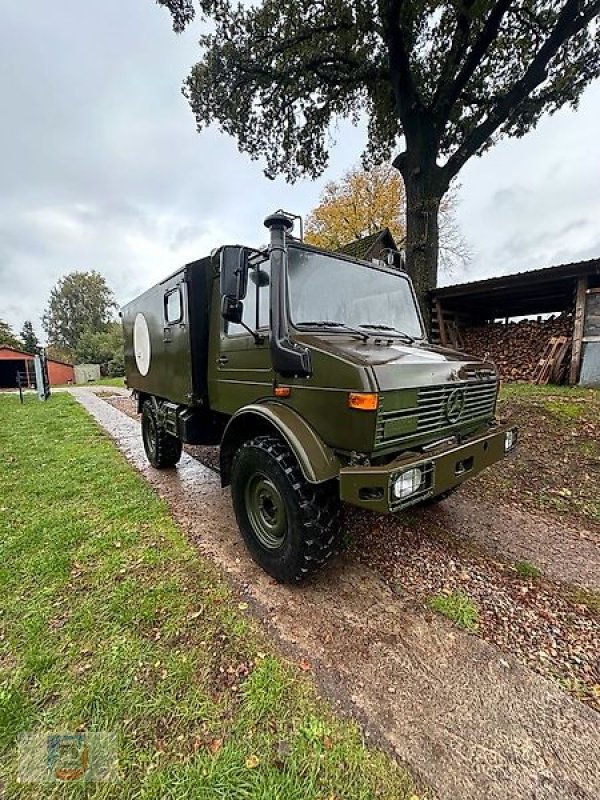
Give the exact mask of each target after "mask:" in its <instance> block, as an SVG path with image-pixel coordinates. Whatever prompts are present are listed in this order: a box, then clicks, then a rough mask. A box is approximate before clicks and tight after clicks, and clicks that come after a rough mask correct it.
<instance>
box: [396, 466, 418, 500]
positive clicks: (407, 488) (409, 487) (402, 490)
mask: <svg viewBox="0 0 600 800" xmlns="http://www.w3.org/2000/svg"><path fill="white" fill-rule="evenodd" d="M422 483H423V470H422V469H421V468H420V467H414V469H409V470H407V471H406V472H403V473H402V475H398V477H397V478H396V480H395V481H394V495H395V496H396V497H397V498H398V499H401V498H403V497H410V495H411V494H414V493H415V492H418V491H419V489H420V488H421V484H422Z"/></svg>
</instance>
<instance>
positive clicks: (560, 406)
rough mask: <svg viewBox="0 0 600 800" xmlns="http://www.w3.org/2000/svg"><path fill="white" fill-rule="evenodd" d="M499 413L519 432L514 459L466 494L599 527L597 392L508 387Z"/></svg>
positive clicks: (476, 481)
mask: <svg viewBox="0 0 600 800" xmlns="http://www.w3.org/2000/svg"><path fill="white" fill-rule="evenodd" d="M498 412H499V415H500V417H502V418H506V419H508V420H510V422H511V423H513V424H516V425H517V426H518V428H519V445H518V447H517V450H516V452H515V455H514V456H511V457H510V458H509V459H507V460H506V461H503V462H502V464H498V465H496V466H494V467H493V468H492V469H490V470H486V471H485V472H483V473H482V474H481V475H479V476H477V477H476V478H475V479H474V480H472V481H469V482H467V484H466V485H465V489H464V493H466V494H469V496H471V497H473V498H477V500H478V501H479V502H480V501H481V499H482V498H485V499H491V500H499V499H500V500H504V501H506V502H509V503H518V504H519V505H523V506H524V507H527V508H528V509H530V510H534V509H539V510H542V511H551V512H553V513H559V514H561V515H569V516H571V517H573V522H574V523H577V520H578V518H579V519H580V520H583V521H585V522H586V523H588V524H589V522H591V523H592V524H594V525H597V524H598V523H600V498H599V496H598V475H599V474H600V390H597V389H584V388H582V387H578V386H576V387H569V386H535V385H533V384H507V385H505V386H503V387H502V390H501V392H500V402H499V404H498Z"/></svg>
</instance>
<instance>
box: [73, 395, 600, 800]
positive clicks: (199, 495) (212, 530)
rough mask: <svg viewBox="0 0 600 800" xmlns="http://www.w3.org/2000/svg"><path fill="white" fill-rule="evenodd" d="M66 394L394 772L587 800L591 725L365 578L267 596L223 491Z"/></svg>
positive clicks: (540, 684)
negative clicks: (154, 455)
mask: <svg viewBox="0 0 600 800" xmlns="http://www.w3.org/2000/svg"><path fill="white" fill-rule="evenodd" d="M73 393H74V394H75V396H76V397H77V398H78V399H79V400H80V402H81V403H82V404H83V405H84V406H85V407H86V408H87V409H88V411H89V412H90V413H91V414H92V415H93V416H94V417H95V418H96V419H97V420H98V422H99V423H100V424H101V425H102V426H103V427H104V428H105V429H106V430H107V431H108V432H109V434H110V435H111V436H112V437H113V438H114V439H115V441H116V443H117V445H118V446H119V447H120V449H121V450H122V451H123V452H124V453H125V455H126V456H127V458H128V459H129V460H130V461H131V462H132V463H133V464H134V465H135V466H136V467H137V468H138V469H139V470H140V472H142V474H143V475H144V477H145V478H146V480H148V482H149V483H150V484H151V485H152V486H153V487H154V488H155V489H156V490H157V491H158V492H159V493H160V494H161V495H162V496H163V497H165V499H166V500H167V502H169V504H170V506H171V509H172V512H173V515H174V517H175V518H176V519H177V520H178V521H179V522H180V524H181V525H182V526H183V528H184V530H186V531H187V532H188V535H189V536H190V538H192V539H193V540H194V541H195V542H196V543H197V544H198V546H199V548H200V549H201V550H202V551H203V552H205V553H206V554H207V555H209V556H210V557H211V558H212V559H213V560H214V561H215V562H216V563H217V564H219V565H220V566H221V567H222V569H223V570H224V571H225V572H226V573H227V574H228V575H229V576H230V577H231V579H232V580H233V581H234V583H235V584H236V585H237V587H238V588H239V589H240V591H241V592H242V593H244V594H245V595H246V596H247V597H248V599H249V600H250V603H251V608H252V609H253V611H254V613H255V614H256V615H257V617H258V618H259V619H260V620H261V621H263V623H264V624H265V625H266V626H267V627H268V629H269V630H270V632H271V633H272V634H273V635H275V636H276V637H277V638H278V640H279V641H280V643H281V645H282V646H283V647H284V649H285V650H286V651H287V652H288V653H289V654H290V657H292V658H294V659H301V658H308V659H309V660H310V662H311V663H312V667H313V671H314V675H315V679H316V680H317V681H318V683H319V684H320V686H321V687H322V689H323V691H324V693H325V694H326V695H327V696H328V697H329V698H330V699H332V700H333V701H334V702H335V703H337V704H338V705H339V706H340V708H341V709H343V710H345V711H348V712H350V713H352V714H353V715H354V716H356V717H358V718H359V719H360V720H362V722H363V725H364V727H365V730H366V731H367V733H370V734H371V735H372V736H373V737H376V738H377V740H379V741H380V742H382V743H383V744H385V745H387V746H388V747H389V748H390V749H391V750H392V751H393V752H394V753H395V754H396V756H397V757H398V758H399V759H401V760H402V761H404V762H406V763H407V764H408V765H409V766H410V767H411V769H412V770H413V771H414V772H415V773H416V774H418V775H419V776H420V777H421V778H422V779H423V781H424V782H425V783H427V784H428V785H429V786H431V787H432V789H433V790H434V791H435V792H436V794H437V795H438V796H439V798H441V800H446V798H447V799H448V800H450V799H452V800H457V798H460V800H470V799H471V798H473V800H481V798H486V800H506V798H509V797H524V798H525V797H527V798H529V797H531V798H533V797H535V798H536V800H559V799H560V798H565V800H567V798H568V800H576V799H579V798H582V799H583V798H586V800H596V798H597V797H598V796H600V772H599V771H598V768H597V765H598V763H599V761H600V718H599V717H598V715H597V714H595V713H594V712H593V711H592V710H591V709H589V708H587V707H585V706H584V705H582V704H580V703H578V702H577V701H575V700H573V699H572V698H570V697H569V696H568V695H566V694H564V693H563V692H561V691H560V690H559V689H558V688H557V687H556V686H555V685H553V684H551V683H550V682H548V681H546V680H544V679H543V678H541V677H539V676H537V675H535V674H534V673H533V672H531V671H529V670H528V669H526V668H525V667H523V666H521V665H520V664H519V663H518V662H517V661H516V660H515V659H514V658H512V657H511V656H510V655H506V654H505V653H502V652H501V651H500V650H498V649H497V648H495V647H493V646H491V645H489V644H487V643H486V642H484V641H481V640H480V639H478V638H476V637H473V636H469V635H467V634H463V633H461V632H458V631H457V630H455V629H454V628H453V627H452V626H451V625H450V624H446V623H445V622H444V621H443V620H440V619H438V618H437V617H432V616H430V615H426V614H423V613H421V612H420V611H419V610H418V609H416V608H415V606H414V603H413V602H412V601H410V600H408V599H406V598H401V597H398V596H397V594H395V593H394V592H392V590H391V589H390V588H389V587H388V586H387V585H386V584H385V583H384V581H383V580H381V578H380V577H378V575H377V574H376V573H375V572H374V571H372V570H371V569H369V568H368V567H367V566H364V565H362V564H359V563H356V561H352V560H350V559H348V558H341V559H339V560H338V561H336V563H335V564H333V565H332V566H331V567H330V568H329V569H328V570H326V571H325V572H324V573H323V574H322V575H321V576H319V577H318V578H317V579H315V580H314V581H313V583H312V584H310V585H308V586H305V587H304V588H302V589H294V588H290V587H284V586H280V585H277V584H275V583H274V582H273V581H272V580H271V579H270V578H268V576H266V575H265V574H264V573H263V572H262V571H261V570H260V569H258V567H256V566H255V565H254V564H253V562H251V561H250V560H249V558H248V556H247V555H246V552H245V550H244V548H243V545H242V543H241V539H240V537H239V534H238V533H237V530H236V527H235V522H234V520H233V516H232V511H231V504H230V499H229V493H228V492H226V491H223V490H221V489H220V487H219V483H218V478H217V476H216V475H215V474H214V472H213V471H211V470H209V469H207V468H206V467H204V466H202V465H201V464H199V463H198V462H197V461H195V460H194V459H193V458H191V457H190V456H188V455H185V454H184V456H183V458H182V461H181V464H180V466H179V468H178V469H177V470H176V471H173V472H170V473H158V472H156V471H155V470H153V469H152V468H150V467H149V466H148V464H147V462H146V459H145V457H144V454H143V449H142V445H141V438H140V435H139V424H138V423H137V422H136V421H135V420H132V419H130V418H128V417H127V416H126V415H125V414H123V413H122V412H120V411H118V410H117V409H116V408H114V407H112V406H110V405H109V404H107V403H105V402H104V401H103V400H102V399H100V398H97V397H95V396H94V394H93V393H92V392H90V391H85V390H83V391H82V390H74V392H73Z"/></svg>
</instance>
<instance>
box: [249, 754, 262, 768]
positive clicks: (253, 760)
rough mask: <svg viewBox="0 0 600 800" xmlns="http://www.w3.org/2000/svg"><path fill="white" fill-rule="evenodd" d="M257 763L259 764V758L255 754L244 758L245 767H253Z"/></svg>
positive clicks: (256, 765)
mask: <svg viewBox="0 0 600 800" xmlns="http://www.w3.org/2000/svg"><path fill="white" fill-rule="evenodd" d="M259 764H260V758H259V757H258V756H255V755H254V754H253V755H251V756H248V758H247V759H246V767H247V768H248V769H255V768H256V767H258V765H259Z"/></svg>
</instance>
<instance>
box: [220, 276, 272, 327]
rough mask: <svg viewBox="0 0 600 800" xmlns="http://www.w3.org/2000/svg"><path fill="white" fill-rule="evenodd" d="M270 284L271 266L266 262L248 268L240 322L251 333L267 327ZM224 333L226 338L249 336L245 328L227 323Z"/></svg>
mask: <svg viewBox="0 0 600 800" xmlns="http://www.w3.org/2000/svg"><path fill="white" fill-rule="evenodd" d="M270 283H271V265H270V263H269V262H268V261H265V262H264V263H263V264H258V265H256V266H253V267H251V268H250V270H249V273H248V291H247V292H246V297H245V298H244V313H243V314H242V320H243V321H244V323H245V324H246V325H247V326H248V327H249V328H250V329H251V330H253V331H258V330H265V329H268V327H269V285H270ZM226 333H227V335H228V336H240V335H244V336H249V335H250V334H249V333H248V331H247V330H246V329H245V328H243V327H242V326H241V325H236V324H235V323H233V322H228V323H227V329H226Z"/></svg>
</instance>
